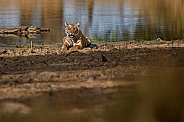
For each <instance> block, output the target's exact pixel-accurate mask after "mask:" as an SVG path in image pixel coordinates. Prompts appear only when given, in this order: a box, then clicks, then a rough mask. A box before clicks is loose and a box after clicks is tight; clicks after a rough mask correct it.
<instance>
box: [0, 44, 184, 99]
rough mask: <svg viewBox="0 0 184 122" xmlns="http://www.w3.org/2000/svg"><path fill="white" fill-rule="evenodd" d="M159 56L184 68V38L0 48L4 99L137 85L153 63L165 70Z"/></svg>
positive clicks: (181, 71) (0, 96) (169, 64)
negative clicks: (72, 48) (87, 45)
mask: <svg viewBox="0 0 184 122" xmlns="http://www.w3.org/2000/svg"><path fill="white" fill-rule="evenodd" d="M159 62H161V64H164V65H165V66H167V67H175V68H176V72H177V73H178V74H181V75H182V74H184V43H183V41H161V42H157V41H152V42H133V41H129V42H122V43H119V44H105V45H99V46H98V47H95V48H92V49H91V48H86V49H83V50H78V51H73V52H71V51H61V50H60V47H59V46H48V45H41V46H39V45H37V46H34V47H33V48H32V49H31V48H29V47H27V46H17V47H14V48H7V49H1V50H0V100H4V99H17V98H29V97H32V96H39V95H41V94H43V93H45V92H50V91H53V92H57V91H60V90H63V89H70V90H71V91H72V90H76V89H84V88H87V89H92V90H93V91H98V90H100V89H108V88H118V87H128V86H133V85H134V84H136V83H137V81H138V80H137V79H138V77H139V78H140V77H144V76H146V75H149V73H148V71H149V69H150V68H151V67H154V68H157V69H160V70H161V69H162V65H158V64H160V63H159ZM68 94H69V93H68Z"/></svg>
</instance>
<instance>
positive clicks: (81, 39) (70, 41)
mask: <svg viewBox="0 0 184 122" xmlns="http://www.w3.org/2000/svg"><path fill="white" fill-rule="evenodd" d="M79 26H80V24H79V23H77V24H67V23H65V33H66V36H65V37H64V38H63V46H62V48H61V49H62V50H66V49H69V48H70V49H69V50H77V49H83V48H85V47H89V46H90V45H91V40H90V39H89V38H88V37H86V36H84V35H83V34H82V31H81V30H80V29H79Z"/></svg>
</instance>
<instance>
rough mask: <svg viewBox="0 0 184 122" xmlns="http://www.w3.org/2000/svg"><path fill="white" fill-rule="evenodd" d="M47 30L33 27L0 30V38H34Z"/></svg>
mask: <svg viewBox="0 0 184 122" xmlns="http://www.w3.org/2000/svg"><path fill="white" fill-rule="evenodd" d="M49 31H50V29H49V28H43V27H35V26H22V27H16V28H0V36H3V37H27V38H36V36H37V35H38V34H41V33H42V32H49Z"/></svg>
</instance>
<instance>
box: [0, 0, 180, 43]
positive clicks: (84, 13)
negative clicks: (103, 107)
mask: <svg viewBox="0 0 184 122" xmlns="http://www.w3.org/2000/svg"><path fill="white" fill-rule="evenodd" d="M183 11H184V1H183V0H152V1H148V0H113V1H112V0H29V1H27V0H26V1H23V0H0V27H1V28H4V27H17V26H30V25H33V26H39V27H40V26H41V27H47V28H50V29H51V32H49V33H45V34H41V35H39V36H37V37H36V38H34V39H27V38H12V37H0V44H1V45H12V44H13V45H14V44H28V43H30V41H33V42H34V43H37V44H40V43H61V42H62V38H63V37H64V36H65V34H64V23H65V22H67V23H77V22H80V23H81V30H82V31H83V33H84V34H86V35H88V36H89V37H91V38H92V40H94V41H103V42H104V41H105V42H110V41H124V40H155V39H157V38H158V37H159V38H161V39H164V40H173V39H174V40H177V39H183V38H184V12H183Z"/></svg>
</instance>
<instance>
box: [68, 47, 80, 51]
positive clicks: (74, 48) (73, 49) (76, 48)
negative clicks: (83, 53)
mask: <svg viewBox="0 0 184 122" xmlns="http://www.w3.org/2000/svg"><path fill="white" fill-rule="evenodd" d="M69 50H70V51H76V50H78V47H77V46H73V47H71V48H70V49H69Z"/></svg>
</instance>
